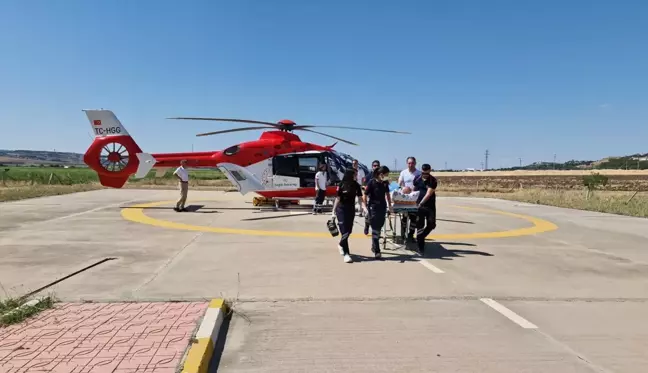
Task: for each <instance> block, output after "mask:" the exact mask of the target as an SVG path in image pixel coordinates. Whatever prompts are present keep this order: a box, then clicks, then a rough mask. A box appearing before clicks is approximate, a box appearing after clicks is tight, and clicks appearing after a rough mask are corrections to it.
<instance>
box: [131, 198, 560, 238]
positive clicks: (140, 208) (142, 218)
mask: <svg viewBox="0 0 648 373" xmlns="http://www.w3.org/2000/svg"><path fill="white" fill-rule="evenodd" d="M193 202H205V201H193ZM174 203H175V201H160V202H151V203H144V204H138V205H134V206H130V207H128V208H124V209H122V211H121V214H122V216H123V217H124V218H125V219H126V220H130V221H134V222H137V223H142V224H148V225H153V226H156V227H162V228H170V229H179V230H186V231H198V232H211V233H226V234H243V235H252V236H278V237H328V238H330V237H331V234H330V233H329V232H328V231H323V232H296V231H266V230H257V229H238V228H221V227H208V226H204V225H192V224H185V223H177V222H173V221H168V220H161V219H155V218H152V217H150V216H148V215H146V214H145V213H144V209H145V208H150V207H156V206H161V205H167V204H174ZM452 207H455V208H460V209H465V210H473V211H482V212H488V213H493V214H498V215H504V216H510V217H512V218H518V219H522V220H526V221H528V222H530V223H531V224H533V225H532V226H530V227H526V228H518V229H511V230H506V231H496V232H475V233H448V234H430V235H429V236H428V237H427V238H428V239H437V240H439V239H443V240H466V239H475V238H504V237H519V236H528V235H532V234H536V233H543V232H549V231H553V230H556V229H558V226H556V225H555V224H554V223H551V222H549V221H546V220H543V219H539V218H536V217H533V216H527V215H521V214H514V213H511V212H506V211H500V210H491V209H484V208H478V207H465V206H454V205H453V206H452ZM351 237H353V238H371V236H365V235H364V234H352V235H351Z"/></svg>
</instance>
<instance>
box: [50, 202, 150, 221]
mask: <svg viewBox="0 0 648 373" xmlns="http://www.w3.org/2000/svg"><path fill="white" fill-rule="evenodd" d="M140 199H141V198H135V199H130V200H128V201H125V202H117V203H112V204H110V205H106V206H100V207H97V208H94V209H91V210H86V211H81V212H77V213H74V214H70V215H65V216H59V217H57V218H53V219H49V220H43V221H41V222H39V223H46V222H52V221H57V220H64V219H69V218H74V217H77V216H81V215H85V214H90V213H93V212H97V211H101V210H105V209H109V208H113V207H119V206H121V205H124V204H129V203H131V202H135V201H138V200H140Z"/></svg>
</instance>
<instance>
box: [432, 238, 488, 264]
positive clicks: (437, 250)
mask: <svg viewBox="0 0 648 373" xmlns="http://www.w3.org/2000/svg"><path fill="white" fill-rule="evenodd" d="M444 245H447V246H476V245H473V244H468V243H460V242H426V244H425V255H423V257H424V258H425V259H441V260H452V258H463V257H464V255H480V256H493V254H491V253H487V252H485V251H477V250H455V249H446V248H445V247H444Z"/></svg>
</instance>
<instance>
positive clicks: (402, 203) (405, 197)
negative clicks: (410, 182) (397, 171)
mask: <svg viewBox="0 0 648 373" xmlns="http://www.w3.org/2000/svg"><path fill="white" fill-rule="evenodd" d="M390 189H391V188H390ZM418 196H419V192H414V191H412V189H411V188H409V187H404V188H398V189H394V190H392V191H391V199H392V204H393V206H394V208H398V207H415V206H416V200H417V199H418Z"/></svg>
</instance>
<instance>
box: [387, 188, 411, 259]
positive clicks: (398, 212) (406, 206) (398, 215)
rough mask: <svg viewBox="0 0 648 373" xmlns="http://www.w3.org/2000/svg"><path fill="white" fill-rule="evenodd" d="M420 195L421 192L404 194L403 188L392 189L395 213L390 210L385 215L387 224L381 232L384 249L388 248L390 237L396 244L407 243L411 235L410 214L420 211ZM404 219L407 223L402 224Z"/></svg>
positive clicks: (391, 195) (391, 194)
mask: <svg viewBox="0 0 648 373" xmlns="http://www.w3.org/2000/svg"><path fill="white" fill-rule="evenodd" d="M418 196H419V192H411V193H409V194H403V193H402V191H401V189H393V190H391V191H390V197H391V200H392V211H393V213H390V212H389V210H388V211H387V216H386V217H385V224H384V225H383V228H382V232H381V246H382V249H385V250H386V249H387V240H388V239H389V240H390V241H391V242H392V244H394V245H398V244H401V245H402V244H406V243H407V237H409V234H410V228H411V226H410V222H409V219H408V215H410V214H412V213H414V214H415V213H416V212H417V211H418V208H417V207H416V200H417V199H418ZM403 221H405V224H402V222H403ZM403 228H404V229H403Z"/></svg>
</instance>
